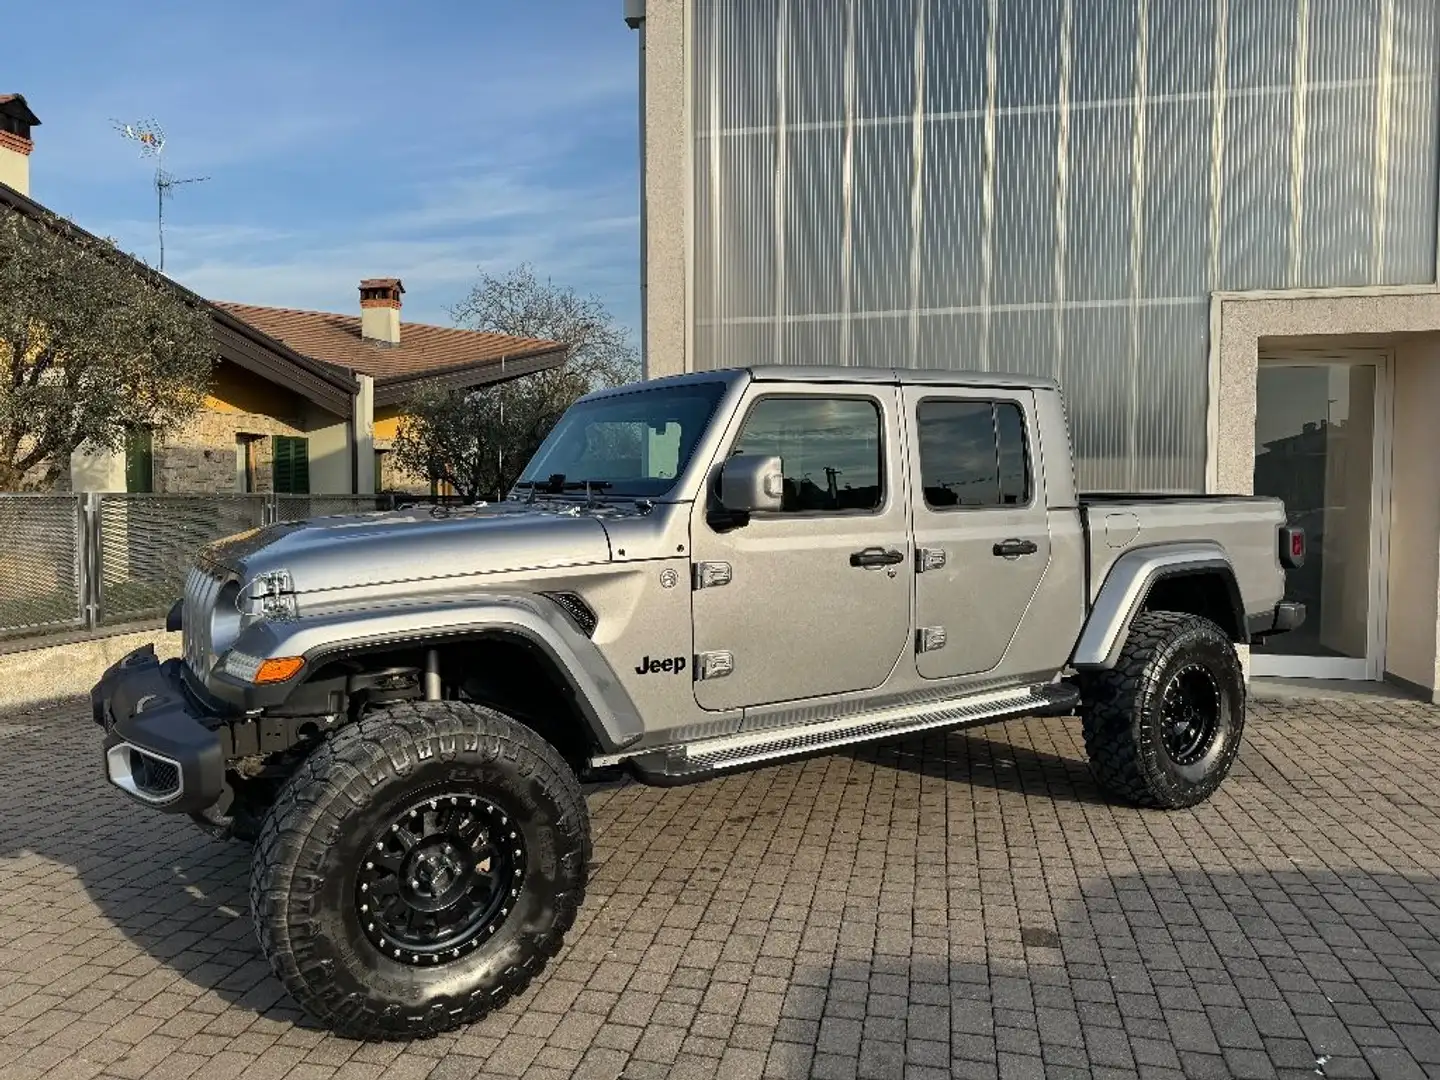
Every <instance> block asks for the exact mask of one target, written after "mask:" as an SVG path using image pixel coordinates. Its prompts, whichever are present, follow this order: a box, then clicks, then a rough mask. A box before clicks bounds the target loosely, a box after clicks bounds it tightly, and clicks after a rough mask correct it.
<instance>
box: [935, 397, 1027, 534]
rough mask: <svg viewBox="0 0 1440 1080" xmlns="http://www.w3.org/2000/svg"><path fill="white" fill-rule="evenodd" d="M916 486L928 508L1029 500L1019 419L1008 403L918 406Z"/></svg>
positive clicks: (1013, 503)
mask: <svg viewBox="0 0 1440 1080" xmlns="http://www.w3.org/2000/svg"><path fill="white" fill-rule="evenodd" d="M916 415H917V419H918V420H919V429H920V486H921V488H922V490H923V491H924V493H925V502H926V504H927V505H929V506H934V507H941V508H943V507H949V506H1022V505H1024V504H1025V503H1027V502H1029V501H1030V467H1029V460H1028V458H1027V455H1026V453H1025V420H1024V417H1023V416H1022V415H1021V412H1020V407H1019V406H1018V405H1016V404H1015V403H1013V402H1009V401H922V402H921V403H920V406H919V408H918V409H917V410H916Z"/></svg>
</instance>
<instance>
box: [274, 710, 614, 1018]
mask: <svg viewBox="0 0 1440 1080" xmlns="http://www.w3.org/2000/svg"><path fill="white" fill-rule="evenodd" d="M457 785H459V786H460V787H461V788H463V789H467V790H473V791H475V792H476V793H477V794H479V795H481V796H482V797H483V799H485V800H488V801H489V802H491V803H493V804H496V805H497V806H499V807H501V808H504V809H506V810H507V811H508V814H509V816H510V817H511V818H512V824H511V826H509V827H511V828H518V829H520V830H523V833H522V836H521V842H522V843H523V844H524V847H525V849H526V852H527V860H526V870H525V874H524V878H523V885H522V887H521V889H520V894H519V897H518V898H517V899H515V900H514V901H511V902H510V903H511V905H512V909H511V910H509V911H508V915H507V917H506V918H505V919H504V921H503V922H501V923H500V925H499V926H498V928H497V929H496V931H495V932H494V936H493V937H490V938H488V939H487V940H484V941H481V942H479V943H478V944H477V945H476V947H475V948H474V950H473V951H471V952H469V953H468V955H463V956H461V957H460V958H459V959H456V960H453V961H450V962H445V963H440V964H438V965H437V966H433V967H416V966H413V965H411V964H406V963H401V962H397V961H395V960H393V959H391V958H390V957H389V956H388V955H386V954H383V953H382V952H381V951H380V949H379V948H378V947H377V946H376V945H375V944H373V943H372V941H371V940H370V939H369V938H368V937H367V936H366V932H365V929H364V927H362V925H361V922H360V920H361V916H360V915H359V914H358V912H357V907H356V904H355V897H356V895H357V894H356V892H355V889H356V888H357V884H356V882H357V878H358V875H359V874H360V873H361V872H362V871H361V864H362V862H363V855H364V854H365V852H366V850H367V849H368V848H369V845H370V841H371V840H372V839H373V838H374V836H375V835H376V830H377V829H378V830H382V831H383V830H384V829H385V824H384V823H385V821H387V820H389V818H388V817H387V815H390V814H393V813H394V812H395V811H396V808H397V807H403V806H405V805H408V804H409V803H410V802H413V801H414V800H416V799H423V798H424V796H425V794H426V793H427V792H428V791H430V790H445V791H454V790H456V787H457ZM589 860H590V824H589V816H588V813H587V810H586V806H585V800H584V796H583V795H582V793H581V790H580V784H579V782H578V781H577V780H576V778H575V775H574V773H573V772H572V771H571V770H570V768H569V767H568V766H567V765H566V764H565V762H564V760H563V759H562V758H561V757H560V755H559V754H558V753H557V752H556V751H555V749H554V748H553V747H551V746H550V745H549V744H548V743H546V742H545V741H544V740H542V739H541V738H540V737H539V736H538V735H536V734H535V733H534V732H533V731H532V730H531V729H529V728H527V727H525V726H524V725H522V724H520V723H518V722H516V721H514V720H511V719H510V718H509V717H506V716H504V715H503V714H501V713H498V712H496V711H494V710H493V709H487V708H484V707H483V706H479V705H473V704H468V703H462V702H455V701H437V702H413V703H407V704H399V705H395V706H393V707H390V708H387V709H385V710H383V711H380V712H376V713H372V714H371V715H369V716H367V717H366V718H364V719H362V720H360V721H357V722H356V723H354V724H352V725H350V726H348V727H346V728H342V729H341V730H340V731H338V732H337V733H336V734H335V735H334V736H333V737H332V738H330V739H329V740H328V741H327V742H326V743H325V744H324V745H323V746H321V747H319V748H318V749H317V750H316V751H315V752H314V753H313V754H312V755H311V756H310V757H309V758H307V759H306V760H305V761H304V763H303V764H302V765H301V766H300V768H299V769H298V770H297V771H296V773H295V775H294V776H292V777H291V778H290V780H289V781H288V782H287V783H286V784H285V786H284V787H283V788H282V790H281V792H280V794H279V797H278V798H277V799H276V801H275V804H274V806H272V807H271V809H270V812H269V813H268V815H267V816H266V818H265V822H264V825H263V827H262V829H261V832H260V837H259V839H258V840H257V841H256V844H255V854H254V862H253V865H252V868H251V876H250V907H251V913H252V915H253V917H254V920H255V929H256V933H257V935H258V936H259V939H260V946H261V949H262V950H263V951H264V953H265V956H266V958H267V959H268V960H269V961H270V964H271V966H272V967H273V968H274V970H275V973H276V975H277V976H278V977H279V978H280V981H281V982H282V983H283V984H284V985H285V989H286V990H288V991H289V992H290V994H291V995H292V996H293V997H294V998H295V1000H296V1001H297V1002H298V1003H299V1004H300V1005H301V1007H302V1008H304V1009H305V1011H306V1012H308V1013H309V1014H310V1015H312V1016H313V1017H314V1018H315V1019H316V1020H317V1021H319V1022H320V1023H322V1024H324V1025H325V1026H327V1027H329V1028H330V1029H331V1030H333V1031H334V1032H336V1033H337V1034H339V1035H342V1036H345V1037H349V1038H357V1039H370V1040H376V1039H414V1038H420V1037H426V1036H431V1035H435V1034H437V1033H439V1032H442V1031H446V1030H449V1029H452V1028H456V1027H459V1026H461V1025H464V1024H468V1023H471V1022H473V1021H476V1020H479V1019H480V1018H481V1017H483V1016H485V1015H486V1014H487V1013H489V1012H490V1011H491V1010H493V1009H495V1008H496V1007H498V1006H500V1005H502V1004H504V1003H505V1002H506V1001H507V1000H509V999H510V998H511V997H513V996H514V995H516V994H518V993H519V992H520V991H522V990H523V989H524V988H525V986H526V985H527V984H528V983H529V982H530V980H531V979H532V978H534V977H535V975H536V974H538V973H539V971H540V970H541V969H542V968H543V967H544V966H545V964H546V962H547V961H548V960H549V959H550V957H552V956H554V955H555V954H556V952H557V951H559V949H560V945H561V940H562V937H563V935H564V934H565V932H566V931H567V930H568V929H569V928H570V927H571V925H572V924H573V923H574V921H575V914H576V911H577V910H578V909H579V907H580V904H581V902H582V900H583V899H584V895H585V875H586V870H587V867H588V864H589Z"/></svg>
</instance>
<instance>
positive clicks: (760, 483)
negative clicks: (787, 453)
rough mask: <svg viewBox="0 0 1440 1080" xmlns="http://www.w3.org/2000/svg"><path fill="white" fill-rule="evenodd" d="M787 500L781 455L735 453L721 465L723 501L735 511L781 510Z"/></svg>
mask: <svg viewBox="0 0 1440 1080" xmlns="http://www.w3.org/2000/svg"><path fill="white" fill-rule="evenodd" d="M784 502H785V468H784V465H783V464H782V462H781V460H780V458H778V457H769V456H765V455H763V454H736V455H735V456H734V457H732V458H730V459H729V460H728V461H726V462H725V464H724V465H722V466H721V467H720V505H721V506H722V507H724V508H725V509H726V510H727V511H729V512H730V513H732V514H752V513H756V512H758V511H763V510H779V509H781V508H782V507H783V505H784Z"/></svg>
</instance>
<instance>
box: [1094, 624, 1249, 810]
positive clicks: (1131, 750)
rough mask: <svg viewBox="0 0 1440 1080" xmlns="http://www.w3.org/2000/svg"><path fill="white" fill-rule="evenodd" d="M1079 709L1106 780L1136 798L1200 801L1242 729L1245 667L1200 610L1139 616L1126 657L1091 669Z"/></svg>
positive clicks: (1223, 772) (1223, 769)
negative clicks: (1105, 667) (1110, 665)
mask: <svg viewBox="0 0 1440 1080" xmlns="http://www.w3.org/2000/svg"><path fill="white" fill-rule="evenodd" d="M1081 691H1082V703H1081V708H1080V714H1081V718H1082V721H1083V727H1084V734H1085V749H1086V752H1087V753H1088V754H1089V756H1090V766H1091V769H1092V771H1093V772H1094V773H1095V777H1096V779H1097V780H1098V781H1099V782H1100V785H1101V786H1102V787H1104V788H1105V789H1106V790H1107V791H1109V792H1110V793H1111V794H1113V795H1117V796H1119V797H1120V798H1122V799H1126V800H1128V801H1129V802H1133V803H1135V804H1137V805H1139V806H1150V807H1161V808H1164V809H1170V810H1174V809H1181V808H1183V807H1187V806H1194V805H1196V804H1197V803H1201V802H1204V801H1205V800H1206V799H1208V798H1209V797H1210V796H1211V795H1212V794H1214V792H1215V789H1216V788H1218V787H1219V786H1220V784H1221V782H1222V781H1223V780H1224V779H1225V777H1226V776H1228V775H1229V773H1230V768H1231V766H1232V765H1233V764H1234V763H1235V758H1236V755H1238V754H1239V752H1240V736H1241V734H1242V733H1243V731H1244V729H1245V676H1244V672H1243V671H1242V670H1241V667H1240V660H1239V657H1237V656H1236V655H1235V647H1234V645H1232V644H1231V642H1230V639H1229V637H1228V636H1227V635H1226V634H1225V631H1224V630H1222V629H1221V628H1220V627H1219V626H1217V625H1216V624H1215V623H1213V622H1211V621H1210V620H1209V619H1204V618H1201V617H1200V616H1198V615H1186V614H1182V613H1179V612H1173V611H1146V612H1142V613H1141V614H1139V615H1137V616H1136V617H1135V621H1134V622H1133V623H1132V624H1131V627H1130V635H1129V637H1128V638H1127V639H1126V641H1125V646H1124V648H1123V649H1122V650H1121V653H1120V660H1119V662H1118V663H1117V664H1116V665H1115V667H1114V668H1112V669H1110V670H1108V671H1097V672H1093V673H1089V674H1087V676H1086V677H1085V679H1084V680H1083V682H1082V686H1081Z"/></svg>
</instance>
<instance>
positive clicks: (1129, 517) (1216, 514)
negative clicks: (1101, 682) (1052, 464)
mask: <svg viewBox="0 0 1440 1080" xmlns="http://www.w3.org/2000/svg"><path fill="white" fill-rule="evenodd" d="M1079 503H1080V521H1081V524H1082V526H1083V528H1084V531H1085V541H1086V571H1087V574H1086V578H1087V580H1086V591H1087V595H1088V597H1089V599H1090V600H1091V601H1092V602H1093V601H1094V599H1095V596H1096V595H1097V594H1098V593H1099V591H1100V586H1101V585H1102V584H1104V581H1105V576H1106V575H1107V574H1108V573H1109V572H1110V568H1111V567H1112V566H1114V564H1115V561H1116V560H1117V559H1119V558H1120V556H1122V555H1123V554H1125V552H1127V551H1130V550H1133V549H1134V548H1137V547H1148V546H1151V545H1154V544H1167V543H1184V542H1190V541H1201V542H1204V541H1208V542H1213V543H1218V544H1219V545H1220V546H1221V547H1222V548H1224V550H1225V553H1226V554H1227V555H1228V556H1229V557H1230V562H1231V563H1232V565H1233V566H1234V567H1235V574H1236V580H1237V584H1238V585H1239V586H1240V594H1241V596H1242V597H1243V598H1244V601H1245V606H1246V608H1247V609H1254V610H1263V609H1265V608H1266V607H1271V606H1273V605H1274V604H1275V603H1276V602H1278V601H1279V600H1280V596H1279V595H1278V593H1277V589H1279V588H1283V582H1284V573H1283V571H1282V570H1281V568H1280V556H1279V551H1278V548H1277V546H1276V530H1277V529H1279V527H1280V526H1282V525H1284V524H1285V507H1284V504H1283V503H1281V501H1280V500H1279V499H1274V498H1270V497H1268V496H1261V495H1186V494H1130V493H1125V492H1116V493H1109V492H1106V493H1097V494H1084V495H1081V496H1080V497H1079Z"/></svg>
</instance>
